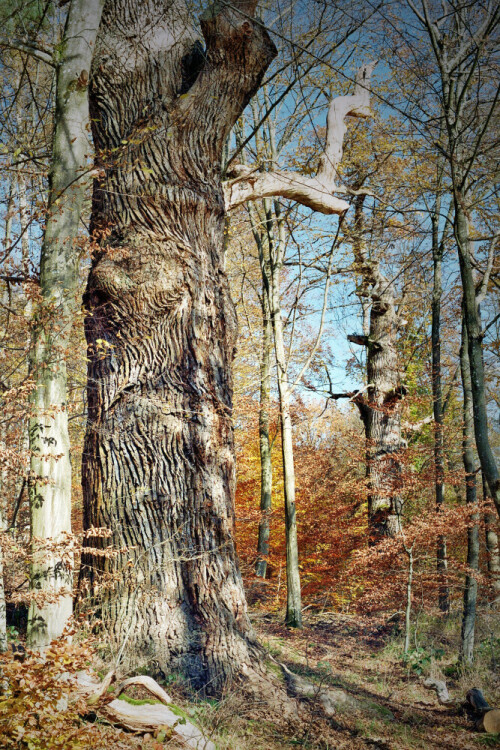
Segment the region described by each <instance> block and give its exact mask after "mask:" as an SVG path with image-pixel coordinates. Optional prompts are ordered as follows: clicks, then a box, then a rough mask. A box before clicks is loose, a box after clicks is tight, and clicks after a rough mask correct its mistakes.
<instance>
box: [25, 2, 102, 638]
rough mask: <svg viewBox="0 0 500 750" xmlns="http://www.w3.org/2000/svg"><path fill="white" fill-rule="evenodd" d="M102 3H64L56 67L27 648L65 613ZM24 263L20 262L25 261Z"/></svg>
mask: <svg viewBox="0 0 500 750" xmlns="http://www.w3.org/2000/svg"><path fill="white" fill-rule="evenodd" d="M102 5H103V0H72V2H71V5H70V8H69V12H68V18H67V22H66V27H65V31H64V42H63V45H62V48H61V51H60V54H61V60H60V62H59V64H58V68H57V79H56V112H55V120H54V137H53V145H52V165H51V172H50V186H49V202H48V212H47V218H46V225H45V233H44V238H43V245H42V253H41V259H40V293H41V302H40V305H39V308H38V310H37V313H36V317H35V320H34V326H33V328H34V331H33V337H34V351H33V354H32V361H31V372H32V376H33V379H34V381H35V385H36V389H35V391H34V394H33V397H32V416H31V419H30V425H29V441H30V452H31V467H30V468H31V476H30V488H29V493H30V510H31V536H32V545H33V549H32V554H33V561H32V566H31V576H30V588H31V590H32V592H34V593H36V595H37V599H35V600H33V601H32V603H31V606H30V610H29V617H28V644H29V646H30V647H31V648H43V647H45V646H46V645H48V643H50V641H51V640H52V639H54V638H58V637H59V636H60V635H61V634H62V632H63V630H64V628H65V626H66V623H67V621H68V618H69V617H70V615H71V614H72V602H73V591H72V587H73V559H72V555H71V554H70V551H69V550H68V547H67V545H68V535H69V534H70V532H71V459H70V445H69V433H68V412H67V408H66V406H67V373H66V354H67V353H66V347H67V345H68V342H69V334H70V330H71V325H72V321H73V316H74V312H75V309H77V307H78V302H77V283H78V272H79V258H78V251H77V247H76V245H75V241H76V238H77V234H78V229H79V225H80V217H81V212H82V206H83V201H84V198H85V193H86V189H87V187H88V182H89V180H88V177H87V176H86V171H87V163H88V157H89V134H88V130H87V129H86V126H87V125H88V100H87V82H88V70H89V69H90V62H91V58H92V52H93V46H94V42H95V38H96V34H97V28H98V26H99V19H100V15H101V11H102ZM24 254H25V253H23V255H24ZM23 264H24V265H27V258H25V257H23Z"/></svg>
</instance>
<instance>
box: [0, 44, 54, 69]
mask: <svg viewBox="0 0 500 750" xmlns="http://www.w3.org/2000/svg"><path fill="white" fill-rule="evenodd" d="M0 47H1V48H3V49H10V50H16V51H17V52H25V53H26V54H27V55H30V56H31V57H34V58H35V60H40V61H41V62H44V63H46V64H47V65H50V66H51V67H52V68H55V67H57V66H56V63H55V62H54V57H53V55H52V54H51V53H50V52H47V50H44V49H42V48H41V47H37V46H36V45H34V44H32V43H31V42H22V41H20V40H17V39H9V41H5V40H2V41H0Z"/></svg>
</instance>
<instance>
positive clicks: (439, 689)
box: [424, 677, 451, 705]
mask: <svg viewBox="0 0 500 750" xmlns="http://www.w3.org/2000/svg"><path fill="white" fill-rule="evenodd" d="M424 687H426V688H428V689H429V690H435V691H436V695H437V698H438V701H439V703H441V705H445V704H446V703H450V701H451V698H450V694H449V693H448V688H447V687H446V682H445V681H444V680H435V679H434V678H432V677H429V678H428V679H427V680H425V682H424Z"/></svg>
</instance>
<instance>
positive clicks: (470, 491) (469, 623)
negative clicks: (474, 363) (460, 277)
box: [460, 319, 479, 664]
mask: <svg viewBox="0 0 500 750" xmlns="http://www.w3.org/2000/svg"><path fill="white" fill-rule="evenodd" d="M460 369H461V373H462V388H463V420H464V424H463V441H462V446H463V462H464V470H465V497H466V502H467V505H469V506H470V505H472V506H474V505H477V489H476V470H475V460H474V448H473V442H474V420H473V413H472V384H471V372H470V363H469V349H468V341H467V327H466V325H465V320H464V319H463V320H462V345H461V347H460ZM472 519H473V520H474V525H473V526H470V527H469V528H468V529H467V566H468V568H469V569H470V570H473V571H474V570H479V526H478V523H477V522H478V520H479V516H478V514H477V513H475V514H474V515H473V517H472ZM477 593H478V584H477V578H476V577H475V576H474V575H473V574H472V575H471V574H469V573H468V574H467V575H466V578H465V590H464V609H463V616H462V632H461V643H460V659H461V661H463V662H465V663H466V664H472V662H473V660H474V629H475V624H476V604H477Z"/></svg>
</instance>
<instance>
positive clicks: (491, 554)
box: [483, 480, 500, 608]
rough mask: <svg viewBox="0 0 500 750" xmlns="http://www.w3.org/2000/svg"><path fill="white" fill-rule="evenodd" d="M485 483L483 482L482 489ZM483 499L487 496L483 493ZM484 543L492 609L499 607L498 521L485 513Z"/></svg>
mask: <svg viewBox="0 0 500 750" xmlns="http://www.w3.org/2000/svg"><path fill="white" fill-rule="evenodd" d="M485 484H486V483H485V482H484V480H483V487H484V485H485ZM484 497H485V498H486V497H487V495H486V493H484ZM484 524H485V541H486V554H487V565H488V574H489V577H490V582H491V588H492V591H493V602H492V604H493V607H495V608H498V607H500V547H499V544H498V533H497V531H496V529H497V527H498V519H497V517H496V516H495V514H494V513H485V516H484Z"/></svg>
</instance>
